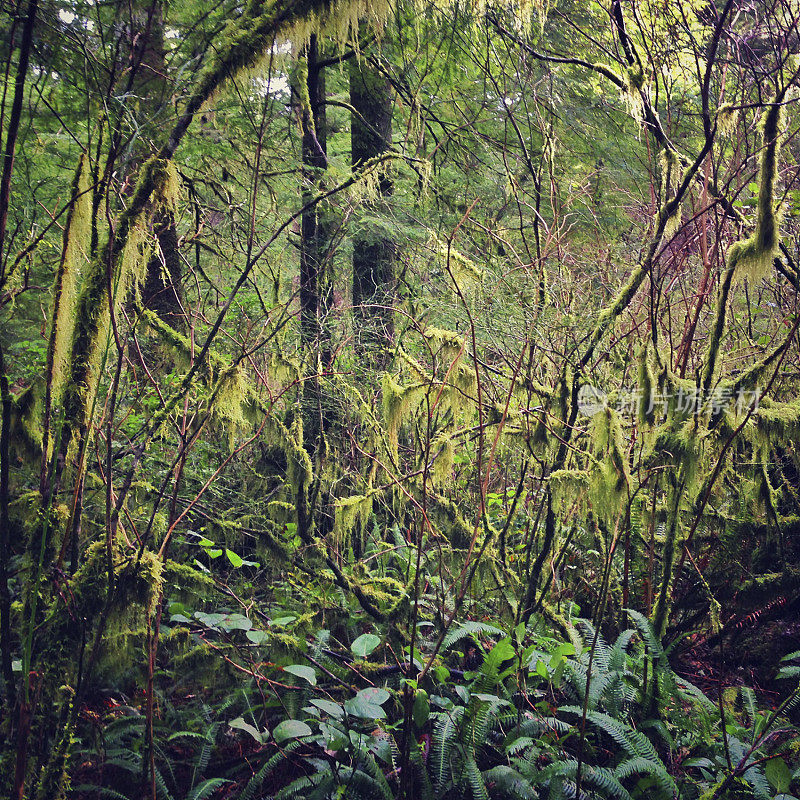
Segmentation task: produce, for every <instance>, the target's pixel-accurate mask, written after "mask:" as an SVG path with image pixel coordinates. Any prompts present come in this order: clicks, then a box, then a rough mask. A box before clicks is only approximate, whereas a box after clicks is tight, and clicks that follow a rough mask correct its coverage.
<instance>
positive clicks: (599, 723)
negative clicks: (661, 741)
mask: <svg viewBox="0 0 800 800" xmlns="http://www.w3.org/2000/svg"><path fill="white" fill-rule="evenodd" d="M561 711H562V712H565V713H569V714H575V716H577V717H580V716H581V715H582V713H583V709H581V708H579V707H577V706H568V707H564V708H562V709H561ZM586 720H587V722H591V723H592V725H594V726H595V727H596V728H599V729H600V730H602V731H603V732H604V733H606V734H607V735H608V736H610V737H611V738H612V739H613V740H614V741H615V742H616V743H617V744H618V745H619V746H620V747H621V748H622V749H623V750H624V751H625V753H627V755H628V756H629V757H630V758H632V759H634V758H641V759H644V760H646V761H649V762H650V763H651V764H652V770H651V772H650V774H652V775H653V777H654V778H655V779H656V781H657V782H658V785H659V787H660V788H661V790H662V791H663V792H664V793H665V794H667V795H668V796H670V797H672V796H673V795H676V794H677V793H678V787H677V784H676V783H675V781H674V780H673V778H672V777H671V776H670V774H669V773H668V772H667V768H666V767H665V766H664V764H663V762H662V761H661V759H660V758H659V756H658V753H657V752H656V749H655V747H653V743H652V742H651V741H650V740H649V739H648V738H647V736H645V735H644V733H642V731H637V730H634V729H633V728H631V727H630V726H629V725H626V724H625V723H624V722H621V721H620V720H617V719H614V718H613V717H610V716H609V715H608V714H603V713H601V712H598V711H589V712H588V713H587V715H586Z"/></svg>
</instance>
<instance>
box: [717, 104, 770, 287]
mask: <svg viewBox="0 0 800 800" xmlns="http://www.w3.org/2000/svg"><path fill="white" fill-rule="evenodd" d="M782 120H783V104H782V103H781V102H780V101H776V102H774V103H772V104H771V105H770V106H769V107H768V108H767V110H766V111H765V112H764V115H763V117H762V119H761V140H762V150H761V165H760V168H759V175H758V218H757V220H756V228H755V231H754V232H753V235H752V236H750V238H748V239H744V240H741V241H738V242H736V243H735V244H734V245H733V246H732V247H731V248H730V250H729V251H728V265H729V267H730V268H731V269H735V270H736V273H737V276H746V277H748V278H749V279H750V280H751V281H757V280H760V279H761V278H764V277H766V276H767V275H768V274H769V272H770V270H771V268H772V262H773V260H774V258H775V256H776V254H777V249H778V244H779V243H780V213H779V211H778V210H777V209H776V207H775V182H776V180H777V176H778V159H779V156H780V145H781V125H782Z"/></svg>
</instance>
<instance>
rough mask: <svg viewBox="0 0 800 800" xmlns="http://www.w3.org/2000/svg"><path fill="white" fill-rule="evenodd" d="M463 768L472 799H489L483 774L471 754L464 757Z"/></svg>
mask: <svg viewBox="0 0 800 800" xmlns="http://www.w3.org/2000/svg"><path fill="white" fill-rule="evenodd" d="M464 768H465V772H466V775H467V780H468V781H469V785H470V789H471V790H472V800H489V793H488V792H487V791H486V784H485V783H484V782H483V775H482V774H481V771H480V770H479V769H478V764H477V762H476V761H475V759H474V758H473V757H472V755H470V756H468V757H467V758H466V759H465V763H464Z"/></svg>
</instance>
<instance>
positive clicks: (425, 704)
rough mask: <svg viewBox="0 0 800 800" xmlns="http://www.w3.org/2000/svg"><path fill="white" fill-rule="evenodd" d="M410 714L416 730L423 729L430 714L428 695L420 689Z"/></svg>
mask: <svg viewBox="0 0 800 800" xmlns="http://www.w3.org/2000/svg"><path fill="white" fill-rule="evenodd" d="M411 713H412V716H413V718H414V724H415V725H416V726H417V727H418V728H421V727H423V726H424V725H425V723H426V722H427V721H428V717H429V716H430V713H431V704H430V701H429V700H428V693H427V692H426V691H425V690H424V689H420V690H419V691H418V692H417V694H416V697H415V698H414V707H413V708H412V711H411Z"/></svg>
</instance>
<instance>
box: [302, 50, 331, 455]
mask: <svg viewBox="0 0 800 800" xmlns="http://www.w3.org/2000/svg"><path fill="white" fill-rule="evenodd" d="M295 91H296V93H297V94H298V95H299V98H300V103H299V109H298V112H299V115H300V123H301V129H302V137H303V138H302V144H301V150H302V152H301V155H302V171H303V191H302V201H303V206H304V207H305V211H304V212H303V215H302V219H301V221H300V225H301V239H300V327H301V337H302V341H303V346H304V349H305V351H306V355H307V364H308V369H309V371H310V373H311V374H310V376H309V379H308V380H306V381H305V384H304V392H303V393H304V397H303V406H304V414H303V423H304V425H303V433H304V437H303V438H304V441H305V445H306V448H307V449H308V451H309V453H311V454H313V453H314V452H316V450H317V445H318V443H319V442H320V441H321V437H322V434H323V432H324V430H325V428H326V427H327V424H326V423H327V420H328V418H329V416H330V409H328V408H327V406H326V403H325V398H324V395H323V391H322V386H321V383H320V373H321V372H324V371H325V370H328V369H330V366H331V358H332V356H331V345H330V335H329V332H328V329H327V324H328V313H329V310H330V306H331V296H332V280H331V278H332V275H331V273H332V270H331V233H332V225H331V220H330V213H329V209H328V207H327V205H326V204H325V203H324V202H321V203H316V204H313V205H310V204H311V202H312V200H313V199H314V198H315V196H316V195H317V194H318V193H319V192H320V191H321V190H322V189H323V187H324V177H325V172H326V170H327V167H328V132H327V119H326V113H325V100H326V98H325V67H324V64H323V63H322V59H321V56H320V47H319V41H318V39H317V36H316V35H312V36H311V38H310V40H309V43H308V45H307V46H306V47H305V48H304V52H303V56H302V57H301V59H300V62H299V68H298V73H297V78H296V86H295Z"/></svg>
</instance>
